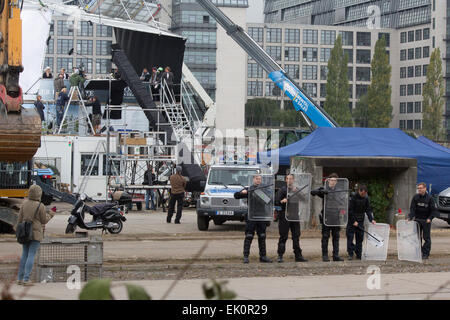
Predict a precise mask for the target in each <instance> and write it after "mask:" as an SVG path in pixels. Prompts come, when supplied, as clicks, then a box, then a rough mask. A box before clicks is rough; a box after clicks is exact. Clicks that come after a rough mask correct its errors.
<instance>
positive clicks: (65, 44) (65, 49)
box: [57, 39, 73, 70]
mask: <svg viewBox="0 0 450 320" xmlns="http://www.w3.org/2000/svg"><path fill="white" fill-rule="evenodd" d="M72 48H73V40H72V39H58V48H57V53H58V54H69V50H70V49H72ZM66 70H67V69H66Z"/></svg>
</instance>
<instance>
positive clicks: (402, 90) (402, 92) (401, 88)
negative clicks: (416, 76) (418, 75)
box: [400, 84, 406, 97]
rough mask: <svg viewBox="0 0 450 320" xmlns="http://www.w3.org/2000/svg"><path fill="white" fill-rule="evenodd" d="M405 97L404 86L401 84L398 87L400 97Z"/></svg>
mask: <svg viewBox="0 0 450 320" xmlns="http://www.w3.org/2000/svg"><path fill="white" fill-rule="evenodd" d="M404 96H406V85H405V84H402V85H400V97H404Z"/></svg>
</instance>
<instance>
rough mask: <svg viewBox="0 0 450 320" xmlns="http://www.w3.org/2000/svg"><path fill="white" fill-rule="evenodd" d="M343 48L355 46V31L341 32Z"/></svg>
mask: <svg viewBox="0 0 450 320" xmlns="http://www.w3.org/2000/svg"><path fill="white" fill-rule="evenodd" d="M339 34H340V35H341V37H342V45H343V46H353V31H339Z"/></svg>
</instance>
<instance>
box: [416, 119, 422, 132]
mask: <svg viewBox="0 0 450 320" xmlns="http://www.w3.org/2000/svg"><path fill="white" fill-rule="evenodd" d="M414 130H422V120H414Z"/></svg>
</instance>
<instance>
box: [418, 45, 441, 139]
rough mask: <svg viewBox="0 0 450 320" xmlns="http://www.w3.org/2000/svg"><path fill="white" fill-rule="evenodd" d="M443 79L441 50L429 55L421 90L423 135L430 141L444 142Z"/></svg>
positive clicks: (437, 49)
mask: <svg viewBox="0 0 450 320" xmlns="http://www.w3.org/2000/svg"><path fill="white" fill-rule="evenodd" d="M443 114H444V78H443V75H442V60H441V50H440V49H439V48H436V49H435V50H434V51H433V53H432V54H431V58H430V64H429V66H428V71H427V82H426V83H425V86H424V88H423V123H422V132H423V134H424V135H425V136H426V137H427V138H429V139H432V140H435V141H438V140H444V139H445V131H444V127H443V117H442V115H443Z"/></svg>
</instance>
